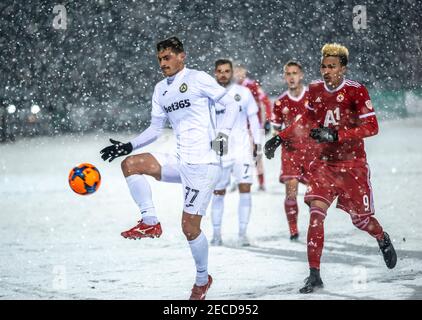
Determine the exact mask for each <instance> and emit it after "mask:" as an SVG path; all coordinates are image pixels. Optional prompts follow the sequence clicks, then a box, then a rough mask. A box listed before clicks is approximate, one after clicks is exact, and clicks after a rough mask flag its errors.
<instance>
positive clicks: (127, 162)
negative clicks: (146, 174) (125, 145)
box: [120, 156, 135, 177]
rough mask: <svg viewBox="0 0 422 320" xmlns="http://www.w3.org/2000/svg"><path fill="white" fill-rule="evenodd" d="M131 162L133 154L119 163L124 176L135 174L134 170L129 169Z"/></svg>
mask: <svg viewBox="0 0 422 320" xmlns="http://www.w3.org/2000/svg"><path fill="white" fill-rule="evenodd" d="M132 164H133V156H129V157H126V158H125V159H124V160H123V161H122V163H121V164H120V166H121V168H122V172H123V174H124V176H125V177H128V176H130V175H132V174H135V172H134V171H133V170H131V169H132V168H131V167H132Z"/></svg>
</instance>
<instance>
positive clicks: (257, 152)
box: [253, 143, 262, 162]
mask: <svg viewBox="0 0 422 320" xmlns="http://www.w3.org/2000/svg"><path fill="white" fill-rule="evenodd" d="M261 157H262V146H261V145H260V144H256V143H254V145H253V158H254V159H255V162H257V161H259V160H261Z"/></svg>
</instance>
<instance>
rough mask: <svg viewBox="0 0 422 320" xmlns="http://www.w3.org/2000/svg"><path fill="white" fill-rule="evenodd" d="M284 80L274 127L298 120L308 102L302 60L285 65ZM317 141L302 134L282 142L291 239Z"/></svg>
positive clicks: (291, 238)
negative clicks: (300, 193) (299, 196)
mask: <svg viewBox="0 0 422 320" xmlns="http://www.w3.org/2000/svg"><path fill="white" fill-rule="evenodd" d="M283 70H284V80H285V81H286V83H287V85H288V90H287V91H285V92H284V93H283V94H282V95H281V96H280V97H279V98H278V99H277V100H276V101H275V103H274V107H273V113H272V118H271V122H272V124H273V126H274V129H276V130H281V129H282V128H283V126H284V127H285V128H287V127H289V126H290V125H291V124H292V123H293V122H295V121H296V119H297V118H298V117H299V116H300V115H302V114H303V113H305V112H306V105H307V104H308V101H309V92H308V88H307V87H305V86H304V85H303V83H302V81H303V70H302V66H301V64H300V63H299V62H296V61H289V62H287V63H286V64H285V65H284V68H283ZM314 148H315V142H314V140H312V139H311V138H310V137H309V136H302V137H299V138H297V139H295V141H292V142H290V143H285V144H282V152H281V173H280V182H281V183H284V184H285V185H286V198H285V200H284V209H285V212H286V217H287V222H288V224H289V230H290V240H297V239H298V237H299V231H298V228H297V218H298V213H299V209H298V205H297V191H298V186H299V182H301V183H304V184H307V183H308V181H309V165H310V163H311V161H312V160H314V158H315V156H314Z"/></svg>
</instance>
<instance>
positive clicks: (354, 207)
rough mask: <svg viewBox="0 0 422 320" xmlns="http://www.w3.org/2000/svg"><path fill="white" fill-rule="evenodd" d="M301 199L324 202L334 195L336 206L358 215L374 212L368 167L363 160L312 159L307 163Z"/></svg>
mask: <svg viewBox="0 0 422 320" xmlns="http://www.w3.org/2000/svg"><path fill="white" fill-rule="evenodd" d="M310 176H311V178H310V180H309V183H308V187H307V191H306V194H305V202H306V203H307V204H308V205H310V203H311V201H312V200H320V201H322V202H325V203H326V204H327V205H328V206H330V205H331V203H332V202H333V201H334V200H335V199H336V198H337V208H339V209H342V210H344V211H346V212H347V213H349V214H351V215H352V216H353V215H359V216H365V215H366V216H370V215H373V214H374V213H375V210H374V200H373V195H372V187H371V181H370V170H369V166H368V164H367V163H366V162H364V161H362V162H359V161H342V162H337V163H335V162H334V163H333V162H328V161H322V160H315V161H313V162H312V164H311V166H310Z"/></svg>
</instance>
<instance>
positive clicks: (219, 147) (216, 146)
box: [211, 132, 229, 156]
mask: <svg viewBox="0 0 422 320" xmlns="http://www.w3.org/2000/svg"><path fill="white" fill-rule="evenodd" d="M228 145H229V136H228V135H227V134H225V133H223V132H219V133H218V134H217V137H215V139H214V140H212V141H211V148H212V149H213V150H214V151H215V152H216V153H217V154H218V155H219V156H223V155H225V154H227V152H228Z"/></svg>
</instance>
